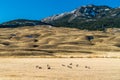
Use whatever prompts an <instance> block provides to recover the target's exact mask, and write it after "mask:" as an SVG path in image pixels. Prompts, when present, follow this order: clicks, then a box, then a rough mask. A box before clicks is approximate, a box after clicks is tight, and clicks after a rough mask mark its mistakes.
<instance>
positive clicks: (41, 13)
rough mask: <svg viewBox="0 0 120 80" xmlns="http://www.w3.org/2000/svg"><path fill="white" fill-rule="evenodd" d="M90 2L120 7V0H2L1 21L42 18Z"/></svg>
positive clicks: (0, 6) (0, 8) (0, 7)
mask: <svg viewBox="0 0 120 80" xmlns="http://www.w3.org/2000/svg"><path fill="white" fill-rule="evenodd" d="M88 4H94V5H108V6H111V7H119V6H120V0H0V23H1V22H5V21H9V20H13V19H22V18H24V19H33V20H40V19H42V18H45V17H48V16H52V15H55V14H59V13H63V12H68V11H71V10H73V9H75V8H78V7H80V6H82V5H88Z"/></svg>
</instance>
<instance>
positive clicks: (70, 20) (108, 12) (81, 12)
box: [41, 5, 120, 30]
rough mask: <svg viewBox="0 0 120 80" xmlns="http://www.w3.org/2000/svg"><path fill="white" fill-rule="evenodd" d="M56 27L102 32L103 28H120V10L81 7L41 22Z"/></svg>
mask: <svg viewBox="0 0 120 80" xmlns="http://www.w3.org/2000/svg"><path fill="white" fill-rule="evenodd" d="M41 21H42V22H46V23H49V24H52V25H54V26H57V27H59V26H63V27H74V28H79V29H88V30H101V29H102V28H103V26H104V27H105V28H109V27H120V25H119V23H120V8H112V7H109V6H105V5H101V6H96V5H86V6H81V7H79V8H77V9H75V10H73V11H71V12H67V13H65V14H64V13H62V14H59V15H55V16H51V17H48V18H44V19H42V20H41Z"/></svg>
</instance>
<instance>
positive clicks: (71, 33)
mask: <svg viewBox="0 0 120 80" xmlns="http://www.w3.org/2000/svg"><path fill="white" fill-rule="evenodd" d="M0 32H1V34H0V56H1V57H5V56H8V57H11V56H12V57H13V56H15V57H16V56H18V57H19V56H24V57H25V56H28V57H29V56H32V57H33V56H35V57H46V56H49V57H66V56H69V57H101V56H103V57H105V56H108V52H112V54H113V53H114V55H112V56H110V57H117V58H120V54H119V53H120V44H119V42H120V37H119V35H120V33H119V32H117V33H114V34H112V33H111V32H107V33H103V32H102V31H86V30H79V29H74V28H72V29H71V28H62V27H59V28H55V27H52V28H48V27H47V26H41V27H40V26H36V27H22V28H11V29H9V28H1V29H0ZM86 36H94V39H93V40H92V41H89V40H87V39H86ZM109 54H110V53H109ZM116 54H117V55H116ZM118 54H119V55H118ZM86 55H87V56H86Z"/></svg>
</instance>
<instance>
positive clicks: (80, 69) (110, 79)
mask: <svg viewBox="0 0 120 80" xmlns="http://www.w3.org/2000/svg"><path fill="white" fill-rule="evenodd" d="M49 67H50V68H49ZM0 80H120V59H113V58H109V59H108V58H107V59H106V58H92V59H90V58H72V59H71V58H0Z"/></svg>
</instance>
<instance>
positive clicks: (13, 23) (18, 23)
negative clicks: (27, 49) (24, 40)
mask: <svg viewBox="0 0 120 80" xmlns="http://www.w3.org/2000/svg"><path fill="white" fill-rule="evenodd" d="M36 25H48V24H47V23H44V22H41V21H38V20H27V19H16V20H12V21H8V22H5V23H2V24H0V28H15V27H22V26H36Z"/></svg>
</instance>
